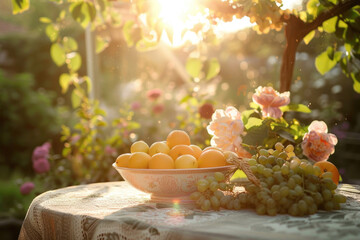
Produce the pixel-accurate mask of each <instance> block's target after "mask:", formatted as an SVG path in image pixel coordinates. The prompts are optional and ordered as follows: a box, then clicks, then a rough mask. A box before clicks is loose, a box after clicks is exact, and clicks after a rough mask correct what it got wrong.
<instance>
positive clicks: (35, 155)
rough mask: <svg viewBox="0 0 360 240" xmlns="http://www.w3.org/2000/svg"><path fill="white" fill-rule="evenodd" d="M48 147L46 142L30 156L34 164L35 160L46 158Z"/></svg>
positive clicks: (48, 144)
mask: <svg viewBox="0 0 360 240" xmlns="http://www.w3.org/2000/svg"><path fill="white" fill-rule="evenodd" d="M50 147H51V145H50V143H49V142H46V143H44V144H43V145H41V146H38V147H36V148H35V149H34V151H33V154H32V161H33V162H35V161H36V160H37V159H40V158H48V157H49V151H50Z"/></svg>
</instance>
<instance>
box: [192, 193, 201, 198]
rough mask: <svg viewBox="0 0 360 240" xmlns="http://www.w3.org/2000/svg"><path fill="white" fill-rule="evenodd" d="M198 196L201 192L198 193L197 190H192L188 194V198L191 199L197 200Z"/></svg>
mask: <svg viewBox="0 0 360 240" xmlns="http://www.w3.org/2000/svg"><path fill="white" fill-rule="evenodd" d="M200 197H201V193H199V192H193V193H192V194H191V195H190V199H192V200H198V199H199V198H200Z"/></svg>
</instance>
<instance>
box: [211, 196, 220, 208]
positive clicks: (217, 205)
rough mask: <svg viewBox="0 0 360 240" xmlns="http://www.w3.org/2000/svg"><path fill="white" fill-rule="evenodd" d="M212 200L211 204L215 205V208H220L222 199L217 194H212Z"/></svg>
mask: <svg viewBox="0 0 360 240" xmlns="http://www.w3.org/2000/svg"><path fill="white" fill-rule="evenodd" d="M210 202H211V206H212V207H213V209H219V208H220V201H219V199H218V198H217V197H216V196H211V198H210Z"/></svg>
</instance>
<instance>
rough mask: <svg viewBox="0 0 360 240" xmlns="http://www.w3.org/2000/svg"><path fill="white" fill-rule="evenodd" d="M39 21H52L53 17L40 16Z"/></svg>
mask: <svg viewBox="0 0 360 240" xmlns="http://www.w3.org/2000/svg"><path fill="white" fill-rule="evenodd" d="M39 21H40V22H42V23H51V22H52V21H51V19H50V18H47V17H41V18H39Z"/></svg>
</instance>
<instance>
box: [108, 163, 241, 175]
mask: <svg viewBox="0 0 360 240" xmlns="http://www.w3.org/2000/svg"><path fill="white" fill-rule="evenodd" d="M112 166H113V167H114V168H115V169H116V170H124V171H135V172H138V173H152V174H156V173H159V174H166V173H171V174H176V173H179V174H181V173H189V172H192V173H202V172H216V171H224V170H227V169H229V170H230V169H235V168H236V166H235V165H226V166H221V167H209V168H181V169H149V168H126V167H118V166H117V165H116V162H114V163H113V164H112Z"/></svg>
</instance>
